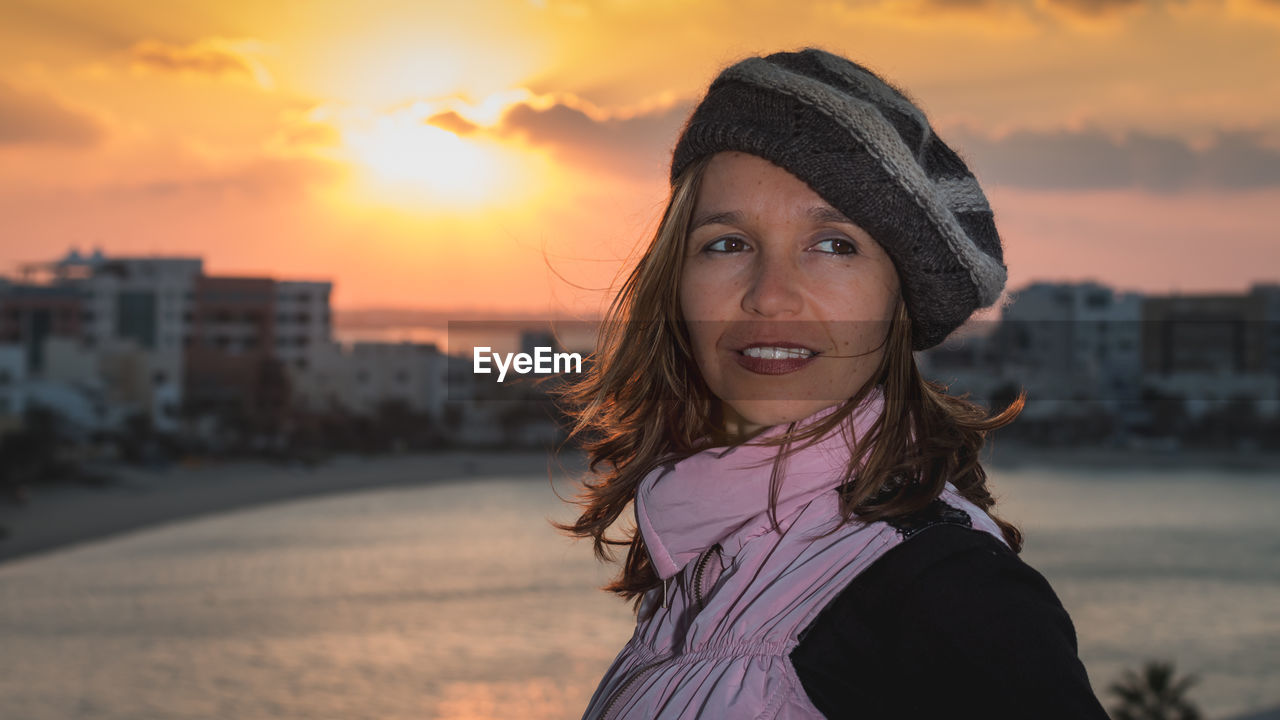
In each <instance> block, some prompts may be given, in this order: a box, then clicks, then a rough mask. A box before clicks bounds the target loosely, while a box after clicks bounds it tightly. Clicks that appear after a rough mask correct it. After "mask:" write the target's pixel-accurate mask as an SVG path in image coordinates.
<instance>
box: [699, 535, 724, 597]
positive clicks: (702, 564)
mask: <svg viewBox="0 0 1280 720" xmlns="http://www.w3.org/2000/svg"><path fill="white" fill-rule="evenodd" d="M712 553H715V554H716V555H719V554H720V543H716V544H715V545H712V546H711V547H709V548H707V550H706V552H704V553H703V554H702V557H700V558H698V563H697V564H696V565H694V566H693V601H694V602H695V603H697V605H698V609H699V610H701V609H702V608H703V607H705V606H706V598H704V597H703V596H702V580H703V576H704V573H706V570H707V563H708V562H709V561H710V560H711V554H712Z"/></svg>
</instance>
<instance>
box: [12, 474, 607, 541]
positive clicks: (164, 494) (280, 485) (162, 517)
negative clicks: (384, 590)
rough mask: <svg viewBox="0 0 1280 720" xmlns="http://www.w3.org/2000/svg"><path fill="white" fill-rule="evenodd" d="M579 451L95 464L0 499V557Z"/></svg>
mask: <svg viewBox="0 0 1280 720" xmlns="http://www.w3.org/2000/svg"><path fill="white" fill-rule="evenodd" d="M583 468H584V462H583V456H582V455H581V454H580V453H577V452H566V453H563V454H561V455H559V456H558V457H554V458H553V457H549V456H548V454H547V453H545V452H477V451H467V452H461V451H459V452H440V453H429V454H426V453H423V454H416V453H413V454H397V455H381V456H360V455H340V456H336V457H334V458H332V459H330V460H329V461H327V462H324V463H322V464H319V465H315V466H311V467H308V466H305V465H301V464H297V465H282V464H279V463H270V462H258V461H246V460H237V461H227V462H204V463H201V464H178V465H172V466H168V467H164V468H153V469H147V468H141V467H136V466H130V465H123V464H109V465H107V464H103V465H95V466H92V467H91V468H86V469H89V470H92V472H93V473H95V474H97V475H101V476H105V477H108V478H111V479H110V480H108V481H106V482H105V483H103V484H101V485H83V484H73V483H62V484H54V485H35V486H32V487H31V488H29V492H28V497H27V499H26V501H25V502H24V503H22V504H17V503H15V502H14V501H12V500H3V501H0V528H3V530H4V536H3V537H2V538H0V562H5V561H8V560H13V559H16V558H19V557H26V556H30V555H34V554H37V553H42V552H49V551H52V550H57V549H60V548H63V547H67V546H72V545H78V544H82V543H88V542H92V541H94V540H100V539H104V538H107V537H111V536H114V535H119V534H121V533H126V532H130V531H134V530H141V529H144V528H148V527H152V526H156V525H162V524H166V523H174V522H180V521H182V520H186V519H190V518H195V517H199V516H202V515H211V514H216V513H222V512H228V511H232V510H239V509H243V508H250V507H254V506H257V505H264V504H268V503H275V502H286V501H289V500H294V499H299V498H305V497H311V496H317V495H331V494H337V493H345V492H356V491H360V490H370V489H377V488H389V487H415V486H425V485H429V484H432V483H436V482H440V481H447V480H457V479H459V478H468V477H492V476H499V475H529V474H531V473H539V472H544V473H550V472H552V471H554V472H555V474H556V475H557V476H563V475H564V474H565V473H566V472H569V473H575V472H580V471H581V470H582V469H583Z"/></svg>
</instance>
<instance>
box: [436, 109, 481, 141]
mask: <svg viewBox="0 0 1280 720" xmlns="http://www.w3.org/2000/svg"><path fill="white" fill-rule="evenodd" d="M426 123H427V124H428V125H434V126H436V127H438V128H440V129H441V130H448V131H449V132H451V133H453V134H454V135H470V134H471V133H473V132H475V131H476V130H477V128H478V126H477V125H476V124H475V123H473V122H471V121H470V120H467V119H466V118H464V117H462V116H461V115H459V114H458V113H456V112H454V111H453V110H449V111H446V112H442V113H436V114H435V115H432V116H431V117H429V118H427V120H426Z"/></svg>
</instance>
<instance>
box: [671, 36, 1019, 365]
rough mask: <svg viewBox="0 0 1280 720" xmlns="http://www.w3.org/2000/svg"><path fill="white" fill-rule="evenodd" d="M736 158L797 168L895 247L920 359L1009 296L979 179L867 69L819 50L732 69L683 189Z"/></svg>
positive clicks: (703, 110)
mask: <svg viewBox="0 0 1280 720" xmlns="http://www.w3.org/2000/svg"><path fill="white" fill-rule="evenodd" d="M726 150H737V151H740V152H745V153H749V154H751V155H756V156H758V157H761V158H764V159H765V160H768V161H770V162H772V163H773V164H774V165H777V166H779V167H781V168H783V169H784V170H787V171H788V172H790V173H791V174H792V175H795V176H796V177H798V178H800V179H801V180H803V181H804V182H805V183H807V184H808V185H809V187H810V188H812V189H813V190H814V192H816V193H817V194H818V195H819V196H821V197H822V198H823V199H824V200H826V201H827V202H828V203H830V204H831V206H832V207H834V208H835V209H837V210H839V211H840V212H841V213H843V214H844V215H845V217H848V218H849V219H850V220H852V221H853V222H854V223H856V224H857V225H858V226H859V227H861V228H862V229H864V230H866V231H867V232H868V233H870V234H871V237H873V238H875V240H876V242H878V243H880V245H881V246H882V247H884V249H885V252H887V253H888V255H889V257H890V258H891V259H892V260H893V264H894V267H895V268H896V269H897V271H898V277H899V279H900V281H901V285H902V292H903V296H904V298H905V300H906V304H907V310H908V313H909V314H910V316H911V321H912V338H911V343H912V348H913V349H914V350H924V349H926V348H930V347H933V346H934V345H937V344H938V343H940V342H942V341H943V340H944V339H945V338H946V337H947V335H949V334H950V333H951V331H952V330H955V329H956V328H957V327H959V326H960V325H961V324H962V323H964V321H965V320H967V319H968V318H969V316H970V315H972V314H973V312H974V311H975V310H977V309H978V308H982V307H988V306H990V305H992V304H994V303H995V301H996V300H997V299H998V298H999V297H1000V292H1001V290H1002V289H1003V288H1004V284H1005V278H1006V268H1005V265H1004V262H1003V253H1002V250H1001V246H1000V236H999V235H998V234H997V232H996V226H995V222H994V219H993V217H992V213H991V207H990V206H989V205H988V204H987V199H986V196H985V195H984V194H983V192H982V188H981V187H979V186H978V181H977V180H976V179H975V178H974V176H973V173H971V172H970V171H969V168H968V167H967V166H966V165H965V163H964V161H963V160H961V159H960V157H959V156H958V155H956V153H955V152H954V151H953V150H952V149H951V148H950V147H947V145H946V143H944V142H942V140H941V139H940V138H938V137H937V136H936V135H935V134H934V133H933V129H932V128H931V127H930V126H929V121H928V120H927V119H926V118H925V116H924V113H923V112H922V111H921V110H920V108H918V107H916V106H915V105H914V104H912V102H911V101H910V100H908V99H907V98H906V96H904V95H903V94H902V93H901V92H899V91H898V90H897V89H895V88H893V87H892V86H890V85H889V84H888V83H886V82H885V81H884V80H882V79H880V78H879V77H877V76H876V75H875V74H873V73H872V72H871V71H869V70H867V69H866V68H863V67H862V66H860V65H857V64H855V63H852V62H850V61H848V60H845V59H844V58H842V57H839V56H836V55H832V54H831V53H828V52H825V51H822V50H815V49H806V50H802V51H800V52H793V53H775V54H773V55H769V56H767V57H762V58H761V57H755V58H748V59H746V60H743V61H741V62H739V63H737V64H735V65H732V66H730V67H729V68H728V69H726V70H725V71H724V72H722V73H720V76H719V77H717V78H716V79H715V81H714V82H712V84H711V87H710V89H708V90H707V95H706V97H705V98H703V100H702V102H701V104H699V105H698V107H697V109H695V110H694V112H693V115H692V116H691V117H690V118H689V122H688V123H687V124H686V125H685V128H684V132H683V133H681V136H680V139H679V141H678V142H677V143H676V147H675V151H674V153H673V157H672V161H671V180H672V182H673V183H674V182H675V180H676V178H678V177H679V176H680V174H681V173H682V172H683V171H684V170H685V169H686V168H688V167H689V165H690V164H692V163H693V162H694V161H695V160H697V159H699V158H702V157H705V156H708V155H712V154H715V153H718V152H721V151H726Z"/></svg>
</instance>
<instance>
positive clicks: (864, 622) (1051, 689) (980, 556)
mask: <svg viewBox="0 0 1280 720" xmlns="http://www.w3.org/2000/svg"><path fill="white" fill-rule="evenodd" d="M791 660H792V663H793V665H794V666H795V669H796V673H797V674H798V675H799V677H800V680H801V683H802V684H803V685H804V688H805V691H806V692H807V693H808V695H809V697H810V699H811V700H812V701H813V703H814V705H816V706H817V707H818V709H819V710H821V711H822V712H823V714H825V715H826V716H827V717H829V718H844V717H866V718H880V717H885V718H888V717H892V718H916V717H920V718H925V717H930V718H935V717H944V716H960V717H964V716H969V715H973V714H975V713H981V715H982V716H983V717H986V718H992V719H993V720H998V719H1001V718H1019V719H1022V718H1041V719H1045V720H1053V719H1055V718H1063V719H1066V718H1072V719H1079V718H1084V719H1086V720H1087V719H1089V718H1098V720H1106V718H1107V713H1106V711H1105V710H1103V708H1102V706H1101V704H1100V703H1099V702H1098V699H1097V697H1096V696H1095V695H1094V693H1093V689H1092V688H1091V686H1090V684H1089V678H1088V675H1087V674H1086V672H1085V668H1084V665H1083V664H1082V663H1081V662H1080V660H1079V658H1078V656H1077V649H1076V636H1075V629H1074V627H1073V626H1072V624H1071V618H1070V617H1068V615H1067V612H1066V610H1065V609H1063V607H1062V603H1061V602H1059V600H1058V597H1057V595H1055V594H1054V592H1053V589H1052V588H1051V587H1050V586H1049V583H1048V581H1046V580H1045V579H1044V577H1043V576H1041V575H1040V573H1038V572H1036V571H1035V570H1034V569H1033V568H1031V567H1030V566H1028V565H1027V564H1026V563H1024V562H1023V561H1022V560H1021V559H1020V558H1018V556H1017V555H1015V554H1014V553H1013V552H1011V551H1010V550H1009V549H1008V548H1006V547H1005V546H1004V545H1002V544H1001V543H1000V542H999V541H997V540H995V539H994V538H992V537H991V536H990V535H988V534H986V533H984V532H981V531H977V530H971V529H969V528H964V527H958V526H951V525H939V526H936V527H931V528H929V529H927V530H925V531H922V532H920V533H919V534H918V535H917V536H915V537H913V538H911V539H910V540H909V541H906V542H903V543H902V544H901V545H899V546H898V547H896V548H894V549H893V550H890V551H889V552H887V553H885V555H884V557H882V558H880V560H879V561H877V562H876V563H875V564H873V565H872V566H871V567H870V568H868V569H867V570H866V571H864V572H863V573H862V574H861V575H859V576H858V577H857V578H856V579H855V580H854V581H853V582H852V583H850V585H849V587H848V588H846V589H845V591H844V592H843V593H841V595H840V596H839V597H838V598H837V599H836V600H835V601H834V602H832V603H831V605H829V606H828V607H827V608H826V609H825V610H824V611H823V612H822V613H821V614H820V615H819V617H818V618H817V620H815V621H814V623H813V624H812V625H811V626H810V627H809V628H807V629H806V631H805V632H804V633H803V634H802V635H801V641H800V644H799V646H798V647H797V648H796V650H795V651H794V652H793V653H792V655H791Z"/></svg>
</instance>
